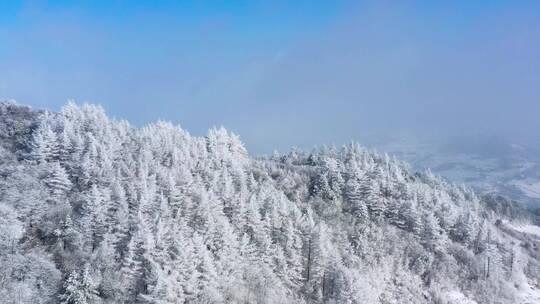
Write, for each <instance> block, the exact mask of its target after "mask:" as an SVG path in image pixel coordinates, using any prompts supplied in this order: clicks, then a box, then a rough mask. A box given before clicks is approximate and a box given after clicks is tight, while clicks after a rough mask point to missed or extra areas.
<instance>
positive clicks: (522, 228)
mask: <svg viewBox="0 0 540 304" xmlns="http://www.w3.org/2000/svg"><path fill="white" fill-rule="evenodd" d="M506 225H507V226H509V227H510V228H512V229H514V230H517V231H519V232H523V233H528V234H533V235H536V236H538V237H540V226H536V225H531V224H524V225H517V224H511V223H507V224H506Z"/></svg>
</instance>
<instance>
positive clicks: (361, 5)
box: [0, 1, 540, 153]
mask: <svg viewBox="0 0 540 304" xmlns="http://www.w3.org/2000/svg"><path fill="white" fill-rule="evenodd" d="M539 12H540V4H538V2H536V1H448V2H446V3H443V2H442V1H407V2H405V1H401V2H398V1H367V2H361V1H87V2H84V1H23V2H17V1H0V71H1V73H0V99H4V98H5V99H15V100H17V101H18V102H20V103H23V104H29V105H32V106H34V107H39V108H50V109H53V110H56V109H58V108H59V107H60V106H61V105H62V104H64V103H65V102H66V101H67V100H68V99H74V100H75V101H77V102H94V103H99V104H101V105H103V106H104V107H105V108H106V110H107V112H108V113H109V114H110V115H112V116H116V117H120V118H126V119H128V120H130V121H131V122H133V123H135V124H137V125H142V124H144V123H147V122H150V121H155V120H157V119H166V120H171V121H173V122H175V123H178V124H180V125H182V126H183V127H184V128H186V129H188V130H189V131H191V132H192V133H195V134H204V133H205V130H207V129H208V128H210V127H212V126H215V125H224V126H226V127H227V128H229V129H232V130H233V131H235V132H237V133H239V134H240V136H241V137H242V138H243V140H244V141H245V142H246V144H247V146H248V148H249V150H250V151H252V152H254V153H267V152H270V151H271V150H272V149H273V148H277V149H280V150H285V149H287V147H290V146H292V145H297V146H301V147H311V146H313V145H318V144H323V143H330V144H331V143H336V144H341V143H343V142H347V141H349V140H362V139H363V138H366V137H368V136H374V135H377V136H378V135H396V134H397V135H399V134H402V133H412V134H427V133H430V134H431V135H439V134H440V135H455V134H464V133H470V132H494V133H497V134H501V135H505V136H517V137H522V138H529V139H537V138H536V136H537V135H536V134H535V133H537V132H535V131H534V130H538V129H539V128H540V122H539V119H538V115H539V114H540V93H539V87H540V85H539V83H540V59H539V57H540V56H539V55H538V54H540V41H539V37H540V21H539V20H540V18H539V17H540V16H539V15H540V13H539Z"/></svg>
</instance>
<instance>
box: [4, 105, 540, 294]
mask: <svg viewBox="0 0 540 304" xmlns="http://www.w3.org/2000/svg"><path fill="white" fill-rule="evenodd" d="M0 115H1V116H0V117H1V119H0V138H1V143H0V265H2V267H0V299H2V303H533V302H539V301H540V289H539V288H540V254H539V253H538V248H539V246H540V233H539V231H540V227H537V226H534V225H532V224H531V222H530V218H531V214H530V213H528V212H527V211H526V210H524V209H523V208H522V207H521V206H520V205H519V204H517V203H515V202H513V201H511V200H508V199H506V198H505V197H504V196H498V195H488V196H479V195H477V194H476V193H475V192H474V191H473V190H471V189H469V188H466V187H465V186H458V185H455V184H452V183H450V182H447V181H446V180H444V179H441V178H439V177H437V176H435V175H434V174H432V173H431V171H429V170H426V171H421V172H416V173H415V172H412V171H411V170H410V169H409V165H407V164H406V163H404V162H401V161H399V160H396V159H394V158H392V157H389V156H388V155H385V154H381V153H378V152H374V151H370V150H367V149H365V148H363V147H361V146H359V145H358V144H349V145H346V146H344V147H343V148H342V149H339V150H337V149H332V148H324V147H323V148H321V149H316V150H313V151H300V150H295V149H293V150H292V151H291V152H289V153H286V154H275V155H273V156H271V157H250V156H249V155H248V153H247V151H246V150H245V148H244V146H243V144H242V142H241V141H240V139H239V137H238V136H237V135H235V134H232V133H230V132H228V131H227V130H225V129H223V128H217V129H212V130H210V131H209V132H208V134H207V136H205V137H194V136H192V135H190V134H189V133H188V132H187V131H185V130H183V129H181V128H179V127H177V126H174V125H172V124H170V123H167V122H157V123H154V124H150V125H147V126H145V127H143V128H135V127H133V126H131V125H130V124H129V123H128V122H125V121H117V120H112V119H109V118H108V117H107V116H106V115H105V113H104V111H103V109H101V108H100V107H98V106H94V105H82V106H79V105H76V104H73V103H69V104H67V105H66V106H64V107H63V108H62V110H61V111H60V112H59V113H52V112H49V111H35V110H32V109H30V108H28V107H24V106H19V105H16V104H13V103H2V104H0ZM479 161H481V159H479Z"/></svg>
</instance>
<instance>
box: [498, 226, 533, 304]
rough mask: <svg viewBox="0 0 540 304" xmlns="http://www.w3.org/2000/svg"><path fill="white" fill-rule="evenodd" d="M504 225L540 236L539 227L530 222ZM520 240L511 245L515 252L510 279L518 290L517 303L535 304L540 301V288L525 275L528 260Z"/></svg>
mask: <svg viewBox="0 0 540 304" xmlns="http://www.w3.org/2000/svg"><path fill="white" fill-rule="evenodd" d="M505 225H506V226H507V227H509V228H511V229H513V230H515V231H518V232H522V233H526V234H531V235H534V236H537V237H539V238H540V227H539V226H536V225H531V224H522V225H520V224H512V223H505ZM521 245H522V244H521V243H520V242H517V243H515V244H514V246H513V251H514V253H515V259H514V264H513V267H512V281H513V282H514V283H515V284H514V286H515V287H516V288H517V289H518V290H519V294H520V296H521V297H520V299H519V301H518V302H517V303H519V304H535V303H540V289H538V288H537V287H536V286H535V285H536V284H532V282H530V281H529V278H527V276H526V275H525V268H526V267H527V264H528V262H529V255H528V253H527V252H526V251H525V249H524V248H523V247H522V246H521Z"/></svg>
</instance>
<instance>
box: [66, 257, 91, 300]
mask: <svg viewBox="0 0 540 304" xmlns="http://www.w3.org/2000/svg"><path fill="white" fill-rule="evenodd" d="M60 298H61V299H62V303H63V304H92V303H95V301H96V300H97V291H96V286H95V284H94V282H93V280H92V277H91V276H90V272H89V269H88V266H87V267H85V268H84V270H83V272H82V274H79V273H78V272H77V271H73V272H71V274H70V275H69V276H68V278H67V280H66V282H65V283H64V293H63V294H62V295H61V297H60Z"/></svg>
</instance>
